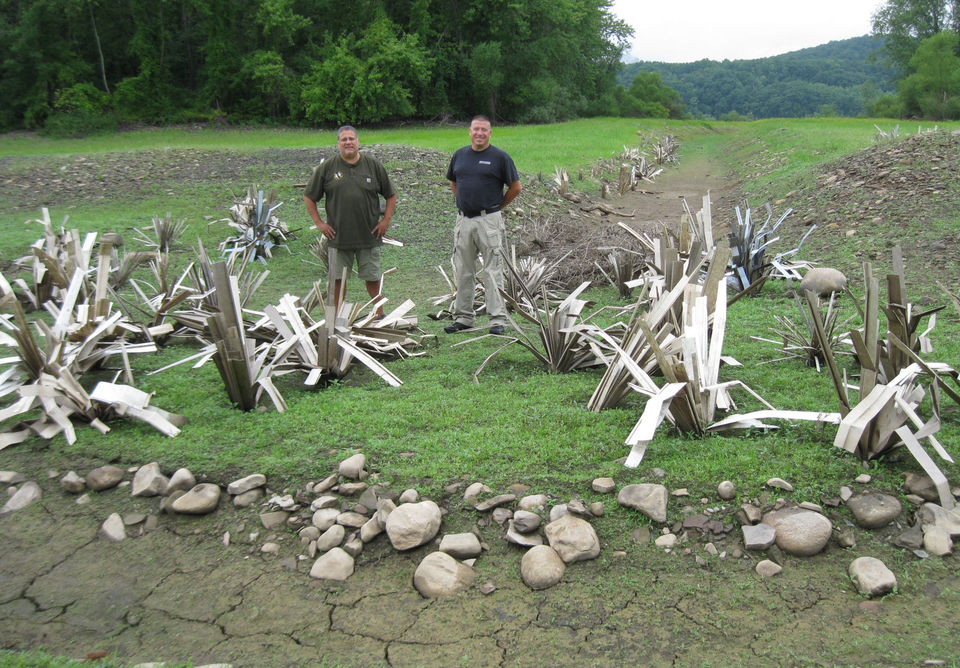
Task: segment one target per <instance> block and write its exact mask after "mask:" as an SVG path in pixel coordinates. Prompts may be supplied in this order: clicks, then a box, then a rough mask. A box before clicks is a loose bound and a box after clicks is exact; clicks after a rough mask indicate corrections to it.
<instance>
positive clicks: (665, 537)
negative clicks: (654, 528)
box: [653, 533, 680, 550]
mask: <svg viewBox="0 0 960 668" xmlns="http://www.w3.org/2000/svg"><path fill="white" fill-rule="evenodd" d="M678 540H680V539H679V538H677V534H675V533H665V534H662V535H660V536H657V537H656V538H655V539H654V541H653V544H654V545H656V546H657V547H662V548H664V549H668V550H669V549H670V548H672V547H673V546H674V545H676V544H677V541H678Z"/></svg>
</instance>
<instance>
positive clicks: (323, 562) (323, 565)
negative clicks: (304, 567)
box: [310, 547, 354, 581]
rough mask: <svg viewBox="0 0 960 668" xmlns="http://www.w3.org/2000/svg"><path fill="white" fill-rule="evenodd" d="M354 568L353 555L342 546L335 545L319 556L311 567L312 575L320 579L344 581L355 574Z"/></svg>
mask: <svg viewBox="0 0 960 668" xmlns="http://www.w3.org/2000/svg"><path fill="white" fill-rule="evenodd" d="M353 568H354V561H353V557H351V556H350V555H349V554H347V553H346V552H345V551H344V550H343V549H342V548H339V547H334V548H332V549H331V550H329V551H327V552H325V553H323V554H322V555H320V556H319V557H317V560H316V561H315V562H313V566H312V567H311V568H310V577H312V578H317V579H318V580H337V581H343V580H346V579H347V578H349V577H350V576H351V575H353Z"/></svg>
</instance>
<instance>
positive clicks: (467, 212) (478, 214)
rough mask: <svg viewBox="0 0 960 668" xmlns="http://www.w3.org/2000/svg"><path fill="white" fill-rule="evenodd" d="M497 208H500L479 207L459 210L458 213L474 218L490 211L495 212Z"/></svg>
mask: <svg viewBox="0 0 960 668" xmlns="http://www.w3.org/2000/svg"><path fill="white" fill-rule="evenodd" d="M499 210H500V209H499V208H495V209H480V210H479V211H461V212H460V215H462V216H463V217H464V218H476V217H478V216H486V215H488V214H491V213H496V212H497V211H499Z"/></svg>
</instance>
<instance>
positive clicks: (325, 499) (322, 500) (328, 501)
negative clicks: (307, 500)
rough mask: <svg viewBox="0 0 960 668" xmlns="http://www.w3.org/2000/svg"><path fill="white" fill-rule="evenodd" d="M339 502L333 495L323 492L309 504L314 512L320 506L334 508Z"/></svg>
mask: <svg viewBox="0 0 960 668" xmlns="http://www.w3.org/2000/svg"><path fill="white" fill-rule="evenodd" d="M339 504H340V499H338V498H337V497H335V496H333V495H332V494H324V495H322V496H318V497H317V498H316V499H314V500H313V502H312V503H311V504H310V510H312V511H314V512H316V511H318V510H320V509H321V508H334V507H336V506H338V505H339Z"/></svg>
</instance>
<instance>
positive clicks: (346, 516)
mask: <svg viewBox="0 0 960 668" xmlns="http://www.w3.org/2000/svg"><path fill="white" fill-rule="evenodd" d="M368 519H370V518H368V517H366V516H365V515H361V514H360V513H354V512H347V513H340V514H339V515H337V524H342V525H343V526H345V527H350V528H351V529H359V528H360V527H362V526H363V525H364V524H366V523H367V520H368Z"/></svg>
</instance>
